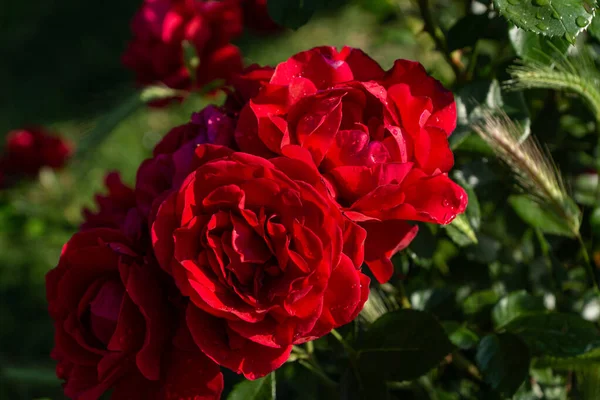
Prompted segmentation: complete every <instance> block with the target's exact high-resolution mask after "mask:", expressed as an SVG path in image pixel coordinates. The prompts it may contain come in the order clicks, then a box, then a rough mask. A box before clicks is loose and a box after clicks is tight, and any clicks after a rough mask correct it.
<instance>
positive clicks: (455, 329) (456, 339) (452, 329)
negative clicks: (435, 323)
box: [442, 321, 479, 350]
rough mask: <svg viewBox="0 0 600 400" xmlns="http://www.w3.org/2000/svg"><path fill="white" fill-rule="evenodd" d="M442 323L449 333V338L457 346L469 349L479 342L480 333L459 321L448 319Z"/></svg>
mask: <svg viewBox="0 0 600 400" xmlns="http://www.w3.org/2000/svg"><path fill="white" fill-rule="evenodd" d="M442 325H443V326H444V329H445V330H446V333H447V334H448V338H449V339H450V341H451V342H452V344H453V345H455V346H456V347H459V348H461V349H463V350H467V349H471V348H473V347H475V346H477V343H479V335H477V334H476V333H475V332H473V331H472V330H470V329H469V328H467V327H466V326H464V325H461V324H459V323H458V322H455V321H446V322H444V323H443V324H442Z"/></svg>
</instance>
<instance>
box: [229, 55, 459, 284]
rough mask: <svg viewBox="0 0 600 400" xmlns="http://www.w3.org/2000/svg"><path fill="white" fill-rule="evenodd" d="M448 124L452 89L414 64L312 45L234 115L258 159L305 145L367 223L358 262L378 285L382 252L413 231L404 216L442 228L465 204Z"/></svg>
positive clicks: (240, 140)
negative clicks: (454, 175) (386, 65)
mask: <svg viewBox="0 0 600 400" xmlns="http://www.w3.org/2000/svg"><path fill="white" fill-rule="evenodd" d="M455 126H456V105H455V103H454V97H453V95H452V93H451V92H449V91H447V90H446V89H444V88H443V87H442V85H441V84H440V83H439V82H438V81H436V80H435V79H433V78H431V77H430V76H429V75H427V73H426V71H425V69H424V68H423V67H422V66H421V65H420V64H419V63H417V62H412V61H407V60H398V61H396V62H395V64H394V66H393V67H392V69H390V70H389V71H387V72H386V71H384V70H383V69H382V68H381V67H380V66H379V65H378V64H377V63H376V62H375V61H374V60H373V59H371V58H369V57H368V56H367V55H366V54H365V53H363V52H362V51H360V50H356V49H351V48H348V47H345V48H344V49H342V51H340V52H337V51H336V50H335V49H334V48H331V47H319V48H315V49H312V50H309V51H305V52H302V53H299V54H296V55H295V56H293V57H291V58H290V59H289V60H287V61H285V62H283V63H280V64H279V65H278V66H277V67H276V69H275V72H274V73H273V75H272V77H271V79H270V80H269V82H268V83H266V84H264V85H263V86H262V88H261V89H260V91H259V92H258V94H257V95H256V96H254V97H253V98H252V99H251V100H250V101H249V102H248V103H247V104H246V105H245V106H244V108H243V109H242V111H241V112H240V115H239V120H238V123H237V127H236V132H235V139H236V142H237V144H238V146H239V148H240V149H241V150H242V151H245V152H248V153H251V154H256V155H260V156H262V157H266V158H270V157H276V156H278V155H282V154H284V153H285V155H286V156H287V157H292V158H303V157H305V156H304V155H301V154H300V153H301V151H300V150H306V151H308V152H309V154H310V158H312V162H313V163H314V164H315V165H316V166H317V167H318V169H319V171H320V172H321V174H322V175H323V177H324V178H325V179H327V181H328V182H329V185H330V186H331V188H332V194H333V196H334V197H335V199H336V200H337V201H338V202H339V204H340V205H341V206H342V207H343V211H344V213H345V214H346V215H347V216H349V217H350V218H352V219H353V220H354V221H357V222H359V223H360V224H361V226H363V227H364V228H365V229H367V231H368V235H367V242H366V247H365V261H366V262H367V264H368V265H369V267H370V268H371V270H372V271H373V273H374V275H375V276H376V277H377V279H378V280H379V281H380V282H385V281H387V280H388V279H389V278H390V277H391V275H392V272H393V266H392V264H391V262H390V261H389V257H390V256H391V255H393V254H394V253H395V252H396V251H398V250H401V249H402V248H404V247H406V246H407V245H408V244H409V243H410V241H411V240H412V238H414V236H415V235H416V233H417V228H416V227H414V226H412V225H410V224H409V223H407V222H406V221H424V222H431V223H439V224H447V223H450V222H451V221H452V220H453V219H454V217H455V216H456V215H457V214H459V213H461V212H463V211H464V209H465V207H466V203H467V196H466V193H465V192H464V190H463V189H462V188H461V187H460V186H458V185H456V184H455V183H454V182H452V181H451V180H450V179H449V178H448V176H447V172H448V171H449V170H450V168H451V167H452V165H453V163H454V159H453V155H452V151H451V150H450V147H449V145H448V140H447V137H448V135H450V133H451V132H452V130H454V128H455ZM284 149H285V152H284ZM371 231H373V234H370V232H371ZM385 232H387V234H385ZM382 236H385V240H379V239H375V238H380V237H382Z"/></svg>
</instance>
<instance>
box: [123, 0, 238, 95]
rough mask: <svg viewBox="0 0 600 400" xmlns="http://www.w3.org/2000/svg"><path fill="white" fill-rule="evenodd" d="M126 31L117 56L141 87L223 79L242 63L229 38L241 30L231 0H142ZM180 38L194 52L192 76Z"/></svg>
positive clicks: (190, 86) (194, 84) (191, 85)
mask: <svg viewBox="0 0 600 400" xmlns="http://www.w3.org/2000/svg"><path fill="white" fill-rule="evenodd" d="M131 30H132V32H133V36H134V38H133V40H132V41H131V43H130V44H129V46H128V48H127V50H126V52H125V53H124V54H123V57H122V61H123V64H124V65H125V66H126V67H127V68H129V69H131V70H132V71H134V72H135V75H136V81H137V83H138V84H139V85H141V86H147V85H151V84H156V83H163V84H165V85H167V86H169V87H171V88H174V89H183V90H190V89H193V88H199V87H202V86H203V85H205V84H206V83H208V82H210V81H212V80H214V79H225V80H228V79H229V78H230V77H231V75H232V74H234V73H236V72H239V71H240V70H241V68H242V59H241V55H240V52H239V50H238V48H237V47H235V46H234V45H232V44H231V43H230V42H231V40H232V39H233V38H235V37H237V36H238V35H239V34H240V33H241V31H242V11H241V8H240V4H239V1H237V0H226V1H215V0H202V1H196V0H146V1H145V2H144V4H143V5H142V7H141V9H140V10H139V11H138V13H137V14H136V16H135V17H134V19H133V21H132V24H131ZM184 42H188V43H189V44H191V46H193V48H194V50H195V52H196V53H197V55H198V57H199V61H200V62H199V64H198V66H197V67H196V70H195V71H194V75H193V76H190V72H189V71H188V68H187V66H186V65H185V53H184V48H183V46H184Z"/></svg>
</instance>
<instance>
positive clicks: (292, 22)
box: [267, 0, 319, 29]
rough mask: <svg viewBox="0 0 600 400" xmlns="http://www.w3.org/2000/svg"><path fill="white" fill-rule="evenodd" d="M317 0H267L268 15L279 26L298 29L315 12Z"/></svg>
mask: <svg viewBox="0 0 600 400" xmlns="http://www.w3.org/2000/svg"><path fill="white" fill-rule="evenodd" d="M318 5H319V2H318V0H269V1H268V2H267V10H268V12H269V16H270V17H271V18H272V19H273V21H275V22H276V23H278V24H279V25H281V26H285V27H288V28H291V29H298V28H300V27H301V26H302V25H304V24H306V23H307V22H308V21H309V20H310V18H311V17H312V16H313V14H314V13H315V10H316V9H317V7H318Z"/></svg>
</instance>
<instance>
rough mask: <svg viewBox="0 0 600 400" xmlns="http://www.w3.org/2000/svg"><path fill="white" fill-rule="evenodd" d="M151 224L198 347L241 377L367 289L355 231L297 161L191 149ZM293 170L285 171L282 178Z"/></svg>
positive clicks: (284, 354)
mask: <svg viewBox="0 0 600 400" xmlns="http://www.w3.org/2000/svg"><path fill="white" fill-rule="evenodd" d="M189 166H190V173H189V175H188V176H187V177H186V178H185V180H184V181H183V182H182V183H181V184H180V185H179V186H178V187H176V188H175V189H174V190H172V191H170V193H169V194H168V196H167V197H166V198H165V199H164V201H163V202H162V204H161V205H160V207H159V208H158V212H157V215H156V217H155V218H154V219H153V218H151V219H153V220H154V223H153V224H152V227H151V234H152V242H153V246H154V251H155V255H156V257H157V259H158V261H159V263H160V265H161V267H162V268H163V269H164V270H165V271H166V272H167V273H169V274H170V275H171V276H173V278H174V280H175V283H176V284H177V286H178V288H179V290H180V291H181V293H182V294H183V295H184V296H187V297H189V299H190V305H189V306H188V309H187V323H188V327H189V330H190V332H191V335H192V337H193V339H194V341H195V343H196V344H197V345H198V347H199V348H200V349H201V350H202V351H203V352H204V353H205V354H206V355H207V356H208V357H210V358H211V359H213V360H214V361H215V362H216V363H218V364H220V365H222V366H225V367H227V368H230V369H232V370H233V371H236V372H238V373H243V374H244V375H245V376H246V377H247V378H249V379H255V378H258V377H260V376H263V375H266V374H267V373H269V372H271V371H273V370H274V369H275V368H277V367H279V366H280V365H281V364H283V363H284V362H285V361H286V360H287V358H288V356H289V354H290V351H291V349H292V345H294V344H300V343H304V342H306V341H309V340H313V339H316V338H318V337H320V336H323V335H325V334H326V333H328V332H329V331H330V330H331V329H332V328H335V327H338V326H340V325H343V324H346V323H348V322H350V321H351V320H352V319H354V318H355V317H356V316H357V314H358V312H359V311H360V310H361V309H362V306H363V304H364V302H365V301H366V299H367V296H368V286H369V279H368V278H367V277H366V276H365V275H363V274H362V273H361V272H360V265H361V264H362V260H363V252H362V251H363V250H362V247H363V244H364V240H365V232H364V230H362V229H361V228H360V227H358V226H357V225H356V224H354V223H353V222H351V221H350V220H349V219H347V218H345V217H343V215H342V214H341V212H340V211H339V209H338V206H337V204H335V202H333V201H332V200H331V198H329V197H328V196H327V194H326V193H324V190H323V188H322V187H321V186H319V185H317V187H314V186H313V185H311V184H309V183H307V182H309V181H312V180H314V179H315V175H318V171H316V169H314V167H312V168H311V166H310V165H308V164H306V163H304V162H303V161H301V160H295V159H291V158H285V157H280V158H275V159H273V160H270V161H268V160H265V159H262V158H259V157H256V156H252V155H249V154H244V153H235V152H234V151H233V150H231V149H228V148H226V147H222V146H214V145H201V146H199V147H197V148H196V151H195V153H194V159H193V160H192V162H191V163H190V164H189ZM292 175H293V178H290V176H292Z"/></svg>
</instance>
